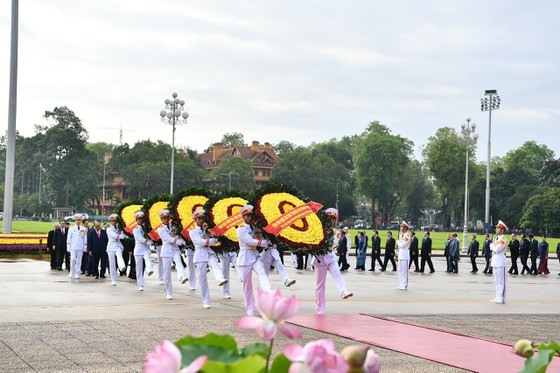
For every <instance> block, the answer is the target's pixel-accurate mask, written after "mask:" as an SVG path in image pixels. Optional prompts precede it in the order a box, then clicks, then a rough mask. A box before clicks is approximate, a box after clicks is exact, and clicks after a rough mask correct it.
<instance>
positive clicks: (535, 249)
mask: <svg viewBox="0 0 560 373" xmlns="http://www.w3.org/2000/svg"><path fill="white" fill-rule="evenodd" d="M529 253H530V254H531V272H530V273H531V274H532V275H533V276H536V275H537V258H538V257H539V242H538V241H537V240H536V239H535V237H534V236H533V235H532V234H530V235H529Z"/></svg>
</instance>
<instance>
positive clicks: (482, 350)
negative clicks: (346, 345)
mask: <svg viewBox="0 0 560 373" xmlns="http://www.w3.org/2000/svg"><path fill="white" fill-rule="evenodd" d="M290 323H292V324H295V325H299V326H301V327H304V328H308V329H313V330H317V331H320V332H324V333H328V334H333V335H337V336H340V337H345V338H349V339H353V340H355V341H358V342H362V343H366V344H370V345H374V346H379V347H383V348H386V349H389V350H393V351H397V352H401V353H404V354H407V355H412V356H417V357H419V358H422V359H427V360H432V361H435V362H438V363H442V364H446V365H450V366H453V367H457V368H461V369H465V370H470V371H473V372H519V371H520V370H521V369H522V368H523V364H524V361H523V360H524V359H523V358H521V357H519V356H517V355H515V354H514V353H512V352H511V351H512V346H511V345H507V344H504V343H500V342H494V341H490V340H486V339H481V338H475V337H471V336H468V335H462V334H455V333H450V332H445V331H442V330H437V329H431V328H427V327H423V326H419V325H414V324H408V323H404V322H399V321H395V320H390V319H385V318H382V317H376V316H370V315H364V314H359V315H340V314H332V315H329V314H327V315H323V316H319V315H298V316H295V317H294V318H292V319H290ZM382 364H383V363H382ZM411 371H413V369H411ZM548 372H560V359H559V358H555V359H554V360H553V362H552V363H551V365H550V366H549V369H548Z"/></svg>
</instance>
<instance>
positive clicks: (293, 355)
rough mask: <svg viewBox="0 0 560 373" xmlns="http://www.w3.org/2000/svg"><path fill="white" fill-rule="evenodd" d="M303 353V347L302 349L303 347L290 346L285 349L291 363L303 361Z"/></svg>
mask: <svg viewBox="0 0 560 373" xmlns="http://www.w3.org/2000/svg"><path fill="white" fill-rule="evenodd" d="M302 352H303V347H301V345H297V344H290V345H286V346H285V347H284V355H286V357H287V358H288V360H290V361H301V360H302V358H303V356H302Z"/></svg>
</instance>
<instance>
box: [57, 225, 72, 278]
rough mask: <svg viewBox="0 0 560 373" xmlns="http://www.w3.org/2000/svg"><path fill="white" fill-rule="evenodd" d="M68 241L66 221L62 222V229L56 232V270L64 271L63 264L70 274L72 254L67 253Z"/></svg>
mask: <svg viewBox="0 0 560 373" xmlns="http://www.w3.org/2000/svg"><path fill="white" fill-rule="evenodd" d="M67 239H68V227H67V226H66V222H65V221H64V220H61V221H60V228H58V229H57V230H55V231H54V247H55V251H56V269H58V270H59V271H62V263H63V262H64V265H65V266H66V270H67V271H68V272H70V253H68V252H67V251H66V249H67V247H66V240H67Z"/></svg>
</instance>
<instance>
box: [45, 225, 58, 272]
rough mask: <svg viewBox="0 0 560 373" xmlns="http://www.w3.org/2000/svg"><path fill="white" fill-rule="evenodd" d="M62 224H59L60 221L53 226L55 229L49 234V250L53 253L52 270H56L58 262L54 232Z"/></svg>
mask: <svg viewBox="0 0 560 373" xmlns="http://www.w3.org/2000/svg"><path fill="white" fill-rule="evenodd" d="M59 227H60V226H59V225H58V223H56V224H55V225H54V226H53V230H51V231H49V234H48V236H47V251H48V252H49V254H51V271H54V270H56V268H57V264H56V247H55V246H54V232H55V231H56V230H57V229H58V228H59Z"/></svg>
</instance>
